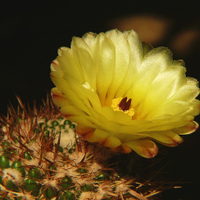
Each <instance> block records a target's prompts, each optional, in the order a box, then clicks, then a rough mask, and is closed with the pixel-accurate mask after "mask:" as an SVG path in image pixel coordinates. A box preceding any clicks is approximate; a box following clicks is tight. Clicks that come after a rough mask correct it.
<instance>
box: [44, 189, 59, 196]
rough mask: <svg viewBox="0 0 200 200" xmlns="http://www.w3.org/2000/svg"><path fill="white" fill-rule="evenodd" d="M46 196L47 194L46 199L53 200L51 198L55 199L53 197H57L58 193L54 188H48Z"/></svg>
mask: <svg viewBox="0 0 200 200" xmlns="http://www.w3.org/2000/svg"><path fill="white" fill-rule="evenodd" d="M44 194H45V197H46V198H47V199H51V198H53V197H55V196H56V195H57V191H56V190H55V189H54V188H52V187H48V188H47V189H46V190H45V192H44Z"/></svg>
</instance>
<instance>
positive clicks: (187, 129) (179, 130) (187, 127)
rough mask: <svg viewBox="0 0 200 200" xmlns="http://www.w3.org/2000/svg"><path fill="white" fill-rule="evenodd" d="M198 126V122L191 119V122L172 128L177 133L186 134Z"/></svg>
mask: <svg viewBox="0 0 200 200" xmlns="http://www.w3.org/2000/svg"><path fill="white" fill-rule="evenodd" d="M198 128H199V124H198V123H197V122H195V121H193V122H189V123H188V124H186V125H185V126H182V127H179V128H176V129H172V130H173V131H174V132H175V133H177V134H179V135H188V134H191V133H193V132H194V131H196V130H197V129H198Z"/></svg>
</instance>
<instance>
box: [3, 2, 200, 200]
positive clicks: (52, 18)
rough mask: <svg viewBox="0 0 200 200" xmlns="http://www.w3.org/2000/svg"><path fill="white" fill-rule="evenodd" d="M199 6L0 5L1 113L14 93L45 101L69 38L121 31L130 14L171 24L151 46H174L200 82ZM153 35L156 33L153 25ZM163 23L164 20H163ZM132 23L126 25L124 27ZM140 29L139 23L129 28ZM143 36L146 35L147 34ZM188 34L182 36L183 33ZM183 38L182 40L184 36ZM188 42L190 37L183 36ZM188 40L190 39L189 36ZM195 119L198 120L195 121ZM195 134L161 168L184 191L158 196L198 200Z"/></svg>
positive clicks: (199, 177) (173, 150) (172, 150)
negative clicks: (54, 67)
mask: <svg viewBox="0 0 200 200" xmlns="http://www.w3.org/2000/svg"><path fill="white" fill-rule="evenodd" d="M198 3H199V2H198V1H194V0H192V1H191V0H190V1H187V2H184V1H172V2H170V1H159V3H158V1H144V0H140V1H134V0H132V1H107V2H104V1H67V0H65V1H61V0H58V1H40V2H36V1H34V2H30V1H26V3H24V2H19V1H15V2H2V3H1V4H2V5H1V6H0V7H1V10H2V11H1V13H0V17H1V19H0V69H1V71H0V113H2V114H4V115H5V114H6V111H7V105H9V101H11V102H12V104H13V105H14V106H16V105H17V100H16V96H15V95H19V96H20V97H21V99H22V100H23V102H25V103H27V102H29V103H31V102H33V101H34V100H37V102H38V104H41V99H42V98H46V94H47V93H48V92H49V91H50V89H51V88H52V87H53V84H52V83H51V80H50V78H49V73H50V63H51V61H52V60H53V59H55V58H56V56H57V49H58V48H59V47H61V46H69V45H70V41H71V38H72V36H80V37H81V36H82V35H83V34H84V33H86V32H88V31H92V32H97V33H99V32H102V31H107V30H109V29H111V28H115V27H116V28H120V26H119V25H118V21H119V20H124V22H125V21H126V18H130V17H133V20H134V19H135V18H134V17H135V16H139V17H140V16H153V18H156V19H164V20H166V21H167V22H168V24H170V25H169V26H168V30H167V33H166V34H164V36H163V37H162V38H161V39H160V40H159V41H156V42H153V45H154V46H155V47H156V46H160V45H163V46H168V47H172V51H173V48H174V51H173V53H174V59H180V58H182V59H183V60H184V61H185V62H186V67H187V76H192V77H195V78H197V79H199V80H200V73H199V57H200V39H199V30H200V29H199V28H200V23H199V22H200V14H199V6H198V5H199V4H198ZM122 22H123V21H122ZM145 23H146V24H147V25H148V26H150V29H151V27H152V29H153V30H151V31H154V32H155V34H156V33H158V31H157V30H156V29H154V26H151V24H149V23H148V21H147V22H144V26H145ZM163 23H165V22H163ZM130 26H131V25H130V24H129V26H128V27H130ZM131 27H132V28H133V29H137V30H140V25H137V27H136V25H134V23H133V25H132V26H131ZM187 30H189V31H190V30H193V31H194V32H195V33H196V35H195V34H194V35H195V37H193V40H192V39H191V41H192V42H191V43H190V42H189V46H188V50H187V49H183V50H180V48H181V45H183V46H184V44H185V40H184V38H185V37H183V40H182V41H181V42H179V43H178V44H179V50H177V49H176V47H174V46H176V45H173V44H176V43H173V41H176V38H180V37H179V35H180V36H181V33H183V34H184V31H186V33H187ZM146 34H147V35H148V32H147V33H146ZM186 36H187V34H186ZM186 38H187V37H186ZM188 38H190V35H189V36H188ZM191 38H192V36H191ZM197 121H199V117H197ZM199 134H200V131H196V132H195V133H193V134H191V135H188V136H185V137H184V139H185V142H184V143H183V144H181V145H179V147H176V148H170V149H169V148H167V152H168V153H167V154H168V159H169V160H170V161H171V162H170V164H169V165H168V166H167V169H166V170H169V171H170V174H171V176H173V177H175V178H176V179H177V180H179V179H183V180H190V181H191V182H192V183H191V184H190V185H186V186H185V187H184V188H183V189H175V190H172V191H168V192H166V193H164V194H163V199H170V200H173V199H174V200H175V199H182V200H183V199H184V200H186V199H194V200H195V199H199V198H198V197H197V195H199V196H200V172H199V170H200V161H199V157H200V156H199V153H200V145H199V141H200V136H199Z"/></svg>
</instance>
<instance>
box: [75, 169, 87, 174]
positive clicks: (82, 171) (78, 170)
mask: <svg viewBox="0 0 200 200" xmlns="http://www.w3.org/2000/svg"><path fill="white" fill-rule="evenodd" d="M76 171H77V172H80V173H87V172H88V170H87V169H83V168H79V169H77V170H76Z"/></svg>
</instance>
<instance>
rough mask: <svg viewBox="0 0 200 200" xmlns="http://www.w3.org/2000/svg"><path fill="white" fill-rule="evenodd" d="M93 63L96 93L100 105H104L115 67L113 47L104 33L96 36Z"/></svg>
mask: <svg viewBox="0 0 200 200" xmlns="http://www.w3.org/2000/svg"><path fill="white" fill-rule="evenodd" d="M93 62H94V67H95V68H96V86H97V91H96V92H97V93H98V95H99V98H100V101H101V103H102V105H104V102H105V99H106V94H107V91H108V89H109V87H110V84H111V82H112V78H113V71H114V67H115V47H114V45H113V43H112V41H111V40H110V39H109V38H108V37H106V36H105V34H104V33H100V34H99V35H98V36H97V42H96V44H95V47H94V52H93Z"/></svg>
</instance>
